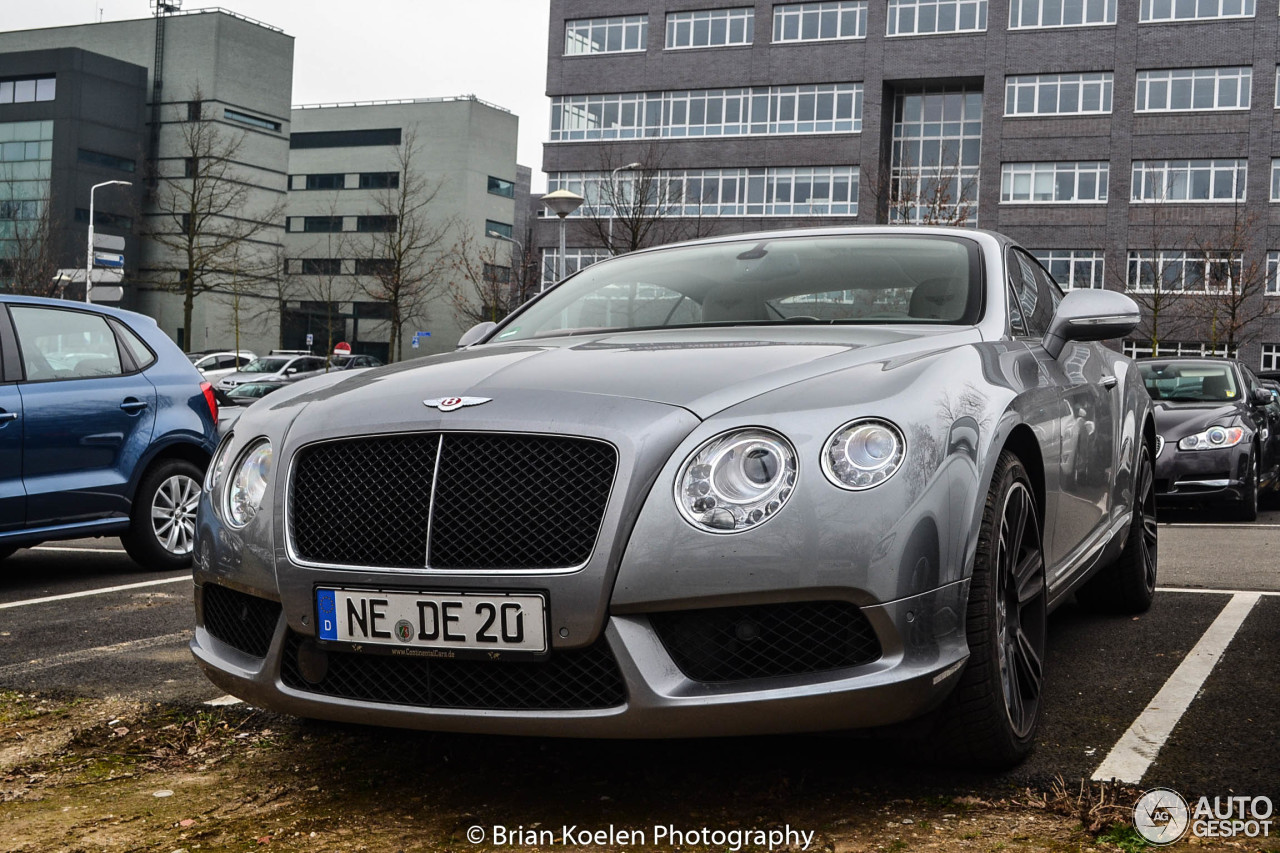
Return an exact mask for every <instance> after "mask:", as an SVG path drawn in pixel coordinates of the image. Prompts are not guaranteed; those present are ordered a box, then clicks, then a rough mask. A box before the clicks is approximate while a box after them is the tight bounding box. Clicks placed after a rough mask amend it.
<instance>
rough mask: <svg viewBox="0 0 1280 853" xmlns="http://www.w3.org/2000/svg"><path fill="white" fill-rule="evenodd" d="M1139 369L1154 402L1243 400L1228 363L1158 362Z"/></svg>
mask: <svg viewBox="0 0 1280 853" xmlns="http://www.w3.org/2000/svg"><path fill="white" fill-rule="evenodd" d="M1139 370H1141V371H1142V381H1143V384H1145V385H1146V386H1147V393H1148V394H1150V395H1151V399H1153V400H1167V401H1169V402H1174V403H1200V402H1212V403H1230V402H1233V401H1235V400H1238V399H1239V398H1240V389H1239V388H1238V387H1237V385H1236V377H1235V373H1234V372H1233V371H1232V370H1231V368H1230V367H1229V366H1227V365H1225V364H1206V363H1205V362H1202V361H1198V362H1197V361H1186V362H1178V361H1172V362H1157V363H1144V364H1140V365H1139Z"/></svg>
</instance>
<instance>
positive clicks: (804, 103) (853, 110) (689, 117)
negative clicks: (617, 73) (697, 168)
mask: <svg viewBox="0 0 1280 853" xmlns="http://www.w3.org/2000/svg"><path fill="white" fill-rule="evenodd" d="M861 130H862V84H861V83H820V84H812V85H804V86H757V87H753V88H749V89H700V90H691V91H683V92H651V93H646V92H635V93H626V94H616V95H569V96H562V97H558V98H554V99H553V100H552V106H551V141H553V142H568V141H582V140H587V141H594V140H603V139H639V138H648V137H670V138H687V137H701V136H749V135H792V134H808V133H858V132H860V131H861Z"/></svg>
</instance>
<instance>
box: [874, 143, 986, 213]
mask: <svg viewBox="0 0 1280 853" xmlns="http://www.w3.org/2000/svg"><path fill="white" fill-rule="evenodd" d="M903 156H904V160H903V162H901V163H900V164H897V165H894V166H892V167H890V168H888V169H881V170H880V171H879V173H878V177H877V180H875V182H874V183H872V184H870V185H869V186H868V187H867V195H868V196H869V197H870V199H871V200H872V201H873V203H874V204H875V209H876V212H877V215H879V216H883V217H884V221H886V222H888V223H889V224H891V225H954V226H963V225H967V224H968V223H969V221H970V219H972V218H973V213H974V209H975V208H976V207H977V203H978V172H977V170H976V169H973V168H965V167H964V166H962V164H961V163H960V147H959V143H954V144H948V145H947V146H946V147H945V148H944V149H943V150H942V152H941V155H940V156H941V162H940V164H939V165H938V166H923V165H917V164H915V163H913V162H912V161H911V159H910V156H909V155H908V154H906V153H904V155H903Z"/></svg>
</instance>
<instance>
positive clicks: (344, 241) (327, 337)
mask: <svg viewBox="0 0 1280 853" xmlns="http://www.w3.org/2000/svg"><path fill="white" fill-rule="evenodd" d="M329 218H330V220H331V221H336V222H341V218H340V214H339V211H338V203H337V199H336V198H335V199H333V200H331V202H330V204H329ZM352 248H353V247H352V241H351V239H350V235H348V234H347V233H346V232H343V231H327V232H325V233H324V234H322V235H320V237H319V238H318V239H317V240H316V241H315V243H313V244H312V246H311V248H310V250H309V251H308V252H307V256H306V257H305V258H297V259H294V263H295V264H298V265H299V266H298V268H296V269H294V270H293V271H290V272H289V276H290V278H291V280H292V282H293V285H294V286H293V288H292V289H293V291H294V292H295V293H298V294H300V295H302V296H304V297H305V298H306V299H307V300H308V301H311V302H318V303H320V305H322V306H323V311H324V329H323V330H322V336H323V338H324V343H323V346H324V352H325V353H331V352H333V346H334V344H336V343H337V342H338V341H339V340H341V336H342V332H343V329H345V317H344V316H343V315H342V313H341V312H340V311H339V310H338V306H339V305H340V303H342V302H345V301H348V300H349V299H350V298H351V286H350V284H349V283H348V278H347V276H346V275H345V273H346V270H344V269H343V264H344V263H346V262H347V261H348V259H349V256H350V255H352V254H353V251H352ZM352 262H353V263H354V260H352Z"/></svg>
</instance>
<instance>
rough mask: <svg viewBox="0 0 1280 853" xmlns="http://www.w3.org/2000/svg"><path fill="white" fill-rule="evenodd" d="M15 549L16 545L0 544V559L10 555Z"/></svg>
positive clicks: (16, 548)
mask: <svg viewBox="0 0 1280 853" xmlns="http://www.w3.org/2000/svg"><path fill="white" fill-rule="evenodd" d="M17 550H18V546H17V545H0V561H2V560H5V559H7V558H9V557H12V556H13V552H14V551H17Z"/></svg>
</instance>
